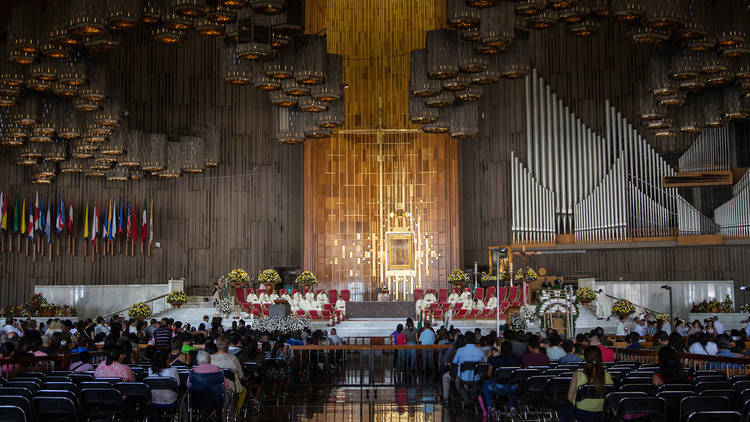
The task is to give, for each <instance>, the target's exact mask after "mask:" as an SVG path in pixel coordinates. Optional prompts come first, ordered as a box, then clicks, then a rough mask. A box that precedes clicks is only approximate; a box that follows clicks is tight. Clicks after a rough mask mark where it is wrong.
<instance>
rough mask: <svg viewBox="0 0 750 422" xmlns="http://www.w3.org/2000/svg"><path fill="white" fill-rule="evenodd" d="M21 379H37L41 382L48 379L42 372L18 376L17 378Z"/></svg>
mask: <svg viewBox="0 0 750 422" xmlns="http://www.w3.org/2000/svg"><path fill="white" fill-rule="evenodd" d="M19 377H24V378H36V379H38V380H39V381H41V380H43V379H44V378H45V377H46V375H44V374H43V373H41V372H22V373H20V374H18V376H17V377H16V378H19Z"/></svg>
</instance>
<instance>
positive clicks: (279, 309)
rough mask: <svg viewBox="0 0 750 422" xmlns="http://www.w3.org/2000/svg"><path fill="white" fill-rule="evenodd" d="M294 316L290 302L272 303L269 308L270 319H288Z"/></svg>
mask: <svg viewBox="0 0 750 422" xmlns="http://www.w3.org/2000/svg"><path fill="white" fill-rule="evenodd" d="M291 314H292V307H291V306H289V303H288V302H286V301H285V302H281V303H278V302H277V303H272V304H271V305H270V306H269V307H268V317H269V318H271V317H275V316H278V317H286V316H289V315H291Z"/></svg>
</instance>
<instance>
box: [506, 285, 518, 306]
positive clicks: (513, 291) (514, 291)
mask: <svg viewBox="0 0 750 422" xmlns="http://www.w3.org/2000/svg"><path fill="white" fill-rule="evenodd" d="M508 301H509V302H510V306H521V289H520V288H519V287H517V286H513V287H511V288H510V294H509V295H508Z"/></svg>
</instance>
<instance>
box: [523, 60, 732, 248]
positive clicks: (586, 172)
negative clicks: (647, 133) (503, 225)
mask: <svg viewBox="0 0 750 422" xmlns="http://www.w3.org/2000/svg"><path fill="white" fill-rule="evenodd" d="M525 111H526V113H525V114H526V141H527V142H526V148H527V149H526V165H524V163H522V161H521V160H520V159H519V157H518V156H517V155H516V154H515V153H513V152H512V153H511V184H512V200H511V202H512V209H513V218H512V232H513V237H512V239H513V242H514V243H523V244H528V243H543V244H544V243H554V242H555V240H556V236H557V235H561V234H565V235H574V239H575V241H576V242H583V243H586V242H618V241H625V240H628V239H631V238H636V237H654V236H674V235H675V234H677V231H683V229H684V232H685V233H695V232H699V233H715V230H716V229H717V227H716V225H715V224H713V225H712V224H711V220H710V219H708V218H707V217H705V216H703V215H702V214H700V212H699V211H698V210H696V209H695V208H693V207H692V206H690V204H688V203H687V201H685V200H684V199H683V198H682V197H680V196H679V194H678V193H677V191H676V190H675V189H667V188H664V187H663V184H662V180H663V177H664V176H671V175H674V174H675V171H674V169H673V168H672V167H671V166H669V164H668V163H667V162H666V161H665V160H663V159H662V158H661V156H659V154H658V153H657V152H656V150H654V149H653V148H652V147H651V145H649V143H648V142H647V140H646V139H645V138H644V137H642V136H641V135H640V134H639V133H638V131H637V130H636V129H635V128H634V127H633V125H632V124H631V123H629V122H628V121H627V120H626V119H625V118H624V117H623V116H622V114H621V113H620V112H618V111H616V110H615V109H614V107H611V106H610V105H609V102H607V103H606V105H605V121H606V127H605V133H604V135H603V136H602V135H600V134H598V133H596V132H595V131H594V130H592V129H591V128H589V127H587V126H586V124H585V123H584V122H583V121H582V120H581V119H580V118H579V117H577V116H576V115H575V114H574V113H573V112H571V111H570V109H569V107H568V106H567V105H565V104H564V102H563V101H562V99H560V98H558V97H557V94H555V93H554V92H552V89H551V87H550V86H549V85H546V84H545V83H544V80H543V79H542V78H541V77H539V76H538V75H537V71H536V70H533V71H532V73H531V75H529V76H528V77H527V78H526V110H525ZM722 137H724V138H726V137H727V135H726V134H724V135H722V134H721V132H717V135H716V136H714V135H710V134H707V135H706V139H714V138H715V139H722ZM706 142H714V141H713V140H711V141H706Z"/></svg>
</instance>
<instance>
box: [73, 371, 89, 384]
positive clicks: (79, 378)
mask: <svg viewBox="0 0 750 422" xmlns="http://www.w3.org/2000/svg"><path fill="white" fill-rule="evenodd" d="M68 378H70V379H71V380H72V381H73V382H74V383H76V384H79V383H81V382H83V381H93V380H94V375H92V374H87V373H84V372H74V373H71V374H68Z"/></svg>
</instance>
